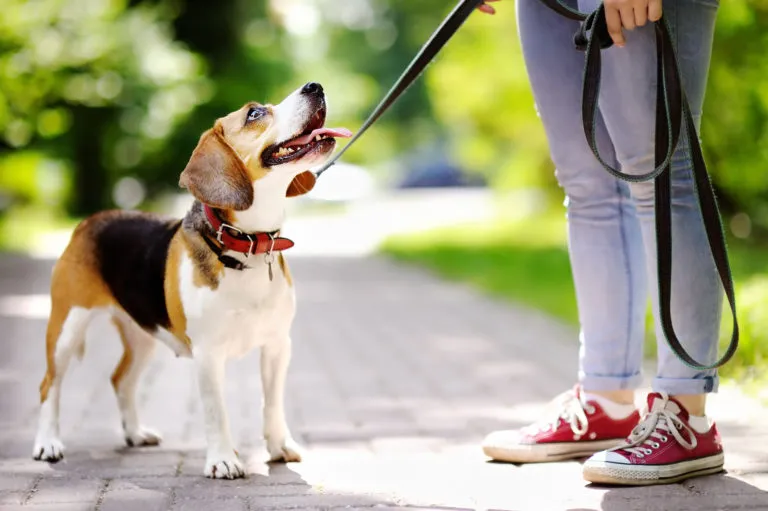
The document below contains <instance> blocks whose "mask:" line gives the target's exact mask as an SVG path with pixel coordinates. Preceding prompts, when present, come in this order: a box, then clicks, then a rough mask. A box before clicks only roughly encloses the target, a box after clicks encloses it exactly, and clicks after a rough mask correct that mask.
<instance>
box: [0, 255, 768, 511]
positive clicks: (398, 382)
mask: <svg viewBox="0 0 768 511" xmlns="http://www.w3.org/2000/svg"><path fill="white" fill-rule="evenodd" d="M291 264H292V269H293V270H294V273H295V276H296V281H297V282H298V285H299V315H298V320H297V323H296V325H295V329H294V339H295V349H294V360H293V364H292V366H291V371H290V374H289V384H288V412H289V421H290V424H291V426H292V429H293V433H294V436H295V437H296V438H297V440H299V441H301V442H302V443H303V444H304V446H305V447H306V448H307V456H306V460H305V462H303V463H300V464H291V465H276V466H267V465H265V464H264V463H263V459H264V456H265V451H264V448H263V445H262V443H261V440H260V439H259V432H260V431H261V417H260V381H259V373H258V354H257V353H254V354H253V355H251V356H248V357H247V358H245V359H243V360H240V361H236V362H232V363H231V364H230V366H229V373H228V378H227V399H228V406H229V410H230V419H231V423H232V431H233V435H234V437H235V439H236V442H237V444H238V447H239V449H240V452H241V454H244V455H245V456H246V457H247V458H248V459H249V460H250V461H249V472H250V476H249V478H248V479H247V480H241V481H226V482H222V481H209V480H207V479H205V478H204V477H203V476H202V463H203V457H204V442H203V431H202V417H201V415H200V403H199V401H198V397H197V393H196V384H195V381H194V375H193V372H192V366H191V363H190V362H189V361H188V360H183V359H175V358H174V357H172V356H171V355H170V352H169V351H168V350H167V349H165V348H162V347H161V348H160V349H158V352H157V356H156V359H155V361H154V362H153V364H152V365H151V367H150V368H149V370H148V371H147V373H146V375H145V377H144V379H143V384H142V385H141V388H140V392H139V401H140V407H141V411H142V412H143V417H144V422H145V423H146V424H147V425H148V426H151V427H155V428H157V429H159V430H160V431H161V432H162V433H163V435H164V439H165V440H164V443H163V445H162V447H159V448H146V449H140V450H128V449H126V448H124V446H123V444H122V437H121V434H120V431H119V420H118V412H117V407H116V403H115V400H114V397H113V395H112V390H111V387H110V385H109V382H108V378H109V373H110V372H111V370H112V368H113V367H114V365H115V363H116V362H117V359H118V357H119V353H120V348H119V342H118V340H117V337H116V334H115V332H114V331H113V330H112V329H111V327H110V326H109V324H108V323H107V322H106V321H102V322H100V323H98V322H97V323H96V324H94V326H93V327H92V329H91V331H90V334H89V337H88V342H87V348H86V355H85V358H84V360H83V362H82V363H77V362H75V363H73V366H72V368H71V370H70V372H69V374H68V375H67V379H66V380H65V383H64V391H63V400H62V431H61V434H62V440H63V441H64V443H65V445H66V447H67V457H66V458H65V461H63V462H61V463H58V464H56V465H47V464H44V463H40V462H34V461H32V459H31V450H32V440H33V435H34V427H35V421H36V413H37V405H36V403H37V385H38V382H39V380H40V377H41V375H42V371H43V359H44V357H43V353H44V347H43V345H44V341H43V333H44V329H45V315H46V313H47V311H46V308H47V297H46V293H47V286H48V277H49V274H50V267H51V262H50V261H32V260H29V259H24V258H19V257H8V256H5V257H3V258H0V350H1V351H0V509H2V510H15V509H31V510H44V509H46V510H47V509H51V510H61V511H69V510H81V509H82V510H86V509H87V510H93V509H97V510H100V511H113V510H134V509H136V510H139V511H152V510H165V509H173V510H180V509H196V510H197V509H199V510H207V509H210V510H217V511H228V510H246V509H250V510H267V509H329V508H342V509H371V508H376V509H379V508H382V509H386V508H413V509H416V508H426V507H429V508H433V509H441V510H453V509H507V510H518V509H519V510H536V511H538V510H550V509H551V510H572V511H576V510H587V509H590V510H591V509H604V510H609V511H625V510H633V509H638V510H640V509H642V510H645V509H659V510H672V509H675V510H681V509H686V510H687V509H691V510H694V509H695V510H697V511H698V510H714V509H768V493H766V492H765V490H768V419H767V418H766V417H767V416H766V413H765V411H764V410H759V409H757V408H756V407H755V406H754V405H752V404H751V403H750V402H749V401H745V400H744V399H743V398H742V397H740V395H739V394H737V393H734V392H733V391H731V390H729V389H724V391H723V392H722V393H721V394H720V395H719V396H717V398H716V399H715V400H714V401H713V405H712V410H713V412H715V414H716V417H717V418H718V420H719V423H720V426H721V428H722V431H723V433H724V437H725V438H724V441H725V445H726V449H727V468H728V469H729V474H728V475H725V476H713V477H708V478H704V479H699V480H696V481H692V482H686V483H683V484H677V485H670V486H664V487H656V488H635V489H614V488H593V487H589V486H586V485H585V483H584V482H583V480H582V479H581V477H580V465H579V463H578V462H566V463H556V464H550V465H528V466H513V465H505V464H495V463H489V462H486V460H485V459H484V457H483V456H482V453H481V452H480V450H479V448H478V442H479V441H480V439H481V438H482V437H483V435H484V434H485V433H486V432H487V431H489V430H491V429H494V428H498V427H506V426H515V425H521V424H523V423H525V422H527V421H529V420H531V419H533V418H536V417H537V415H538V414H539V413H540V412H541V410H542V406H543V405H544V404H545V403H546V401H547V400H548V399H550V398H551V397H553V396H554V395H555V394H556V393H559V392H560V391H562V390H564V389H566V388H568V387H569V386H570V385H571V383H572V380H573V374H574V370H575V360H576V344H575V335H574V332H573V331H572V330H571V329H569V328H566V327H563V326H561V325H558V324H557V323H556V322H554V321H552V320H550V319H549V318H547V317H545V316H543V315H542V314H540V313H537V312H534V311H528V310H523V309H520V308H513V307H510V306H508V305H504V304H500V303H497V302H494V301H491V300H488V299H485V298H483V297H480V296H478V295H477V294H475V293H473V292H471V291H469V290H467V289H465V288H463V287H460V286H454V285H450V284H445V283H442V282H440V281H437V280H435V279H434V278H431V277H430V276H428V275H426V274H425V273H422V272H419V271H416V270H412V269H407V268H403V267H399V266H396V265H393V264H391V263H389V262H387V261H384V260H381V259H376V258H335V259H334V258H325V259H323V258H301V257H299V258H294V259H292V263H291Z"/></svg>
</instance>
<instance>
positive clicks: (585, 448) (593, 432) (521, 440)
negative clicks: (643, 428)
mask: <svg viewBox="0 0 768 511" xmlns="http://www.w3.org/2000/svg"><path fill="white" fill-rule="evenodd" d="M554 404H555V405H556V413H557V415H556V416H555V417H553V418H552V419H551V420H548V421H543V422H538V423H535V424H532V425H530V426H527V427H525V428H522V429H519V430H510V431H495V432H493V433H491V434H490V435H488V436H487V437H486V438H485V440H484V441H483V452H484V453H485V455H486V456H489V457H490V458H493V459H494V460H497V461H506V462H510V463H531V462H540V461H558V460H565V459H571V458H583V457H585V456H589V455H591V454H594V453H596V452H598V451H602V450H603V449H610V448H612V447H616V446H617V445H622V444H624V443H626V438H627V435H629V433H630V432H631V431H632V428H633V427H635V426H636V425H637V422H638V421H639V419H640V415H639V413H638V412H637V410H635V411H633V412H632V413H631V414H630V415H629V416H628V417H626V418H624V419H619V420H616V419H613V418H611V417H610V416H608V415H607V414H606V413H605V411H604V410H603V409H602V407H601V406H600V405H599V404H598V403H596V402H594V401H584V399H583V397H582V392H581V389H580V388H579V386H576V387H574V389H572V390H569V391H568V392H565V393H563V394H561V395H560V396H558V397H557V398H556V399H555V402H554Z"/></svg>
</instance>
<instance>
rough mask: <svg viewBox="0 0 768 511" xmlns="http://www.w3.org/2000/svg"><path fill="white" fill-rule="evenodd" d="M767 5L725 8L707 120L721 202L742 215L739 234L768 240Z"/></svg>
mask: <svg viewBox="0 0 768 511" xmlns="http://www.w3.org/2000/svg"><path fill="white" fill-rule="evenodd" d="M767 47H768V1H766V0H729V1H728V2H722V3H721V4H720V10H719V14H718V21H717V26H716V32H715V43H714V47H713V53H712V71H711V73H710V77H709V83H708V87H707V97H706V100H705V105H704V115H703V117H702V139H703V142H702V143H703V148H704V152H705V154H706V156H707V163H708V166H709V169H710V172H711V174H712V175H713V180H714V182H715V184H716V185H717V187H718V188H719V190H720V196H721V197H720V200H721V203H722V204H723V205H724V207H725V209H727V211H729V212H730V213H742V215H740V217H742V218H745V217H744V216H743V215H746V224H747V225H746V227H747V228H746V230H744V229H742V230H741V233H740V235H742V236H745V235H749V231H750V229H749V226H750V225H751V226H753V228H755V229H756V231H757V232H755V233H753V234H757V235H760V236H761V237H763V238H765V237H768V55H766V52H765V48H767ZM737 234H739V233H738V232H737Z"/></svg>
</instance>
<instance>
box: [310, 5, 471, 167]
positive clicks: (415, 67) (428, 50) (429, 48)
mask: <svg viewBox="0 0 768 511" xmlns="http://www.w3.org/2000/svg"><path fill="white" fill-rule="evenodd" d="M482 3H483V0H461V1H460V2H459V4H458V5H457V6H456V7H455V8H454V9H453V11H452V12H451V13H450V14H449V15H448V17H447V18H445V20H444V21H443V23H442V24H441V25H440V26H439V27H438V28H437V30H435V32H434V33H433V34H432V37H430V38H429V40H428V41H427V42H426V43H425V44H424V46H422V47H421V49H420V50H419V53H417V54H416V57H414V59H413V60H412V61H411V63H410V65H409V66H408V67H407V68H406V70H405V72H404V73H403V74H402V75H400V78H398V79H397V82H395V84H394V85H393V86H392V88H391V89H390V90H389V92H388V93H387V95H386V96H384V99H382V100H381V102H380V103H379V104H378V105H377V106H376V108H375V109H374V111H373V113H371V115H370V116H369V117H368V119H366V120H365V122H364V123H363V125H362V126H361V127H360V129H359V130H357V133H355V136H354V137H352V139H351V140H350V141H349V142H348V143H347V145H345V146H344V147H343V148H342V149H341V151H339V152H337V153H336V154H335V155H334V156H333V158H331V159H330V160H328V162H326V163H325V164H324V165H323V166H322V167H320V168H319V169H318V170H316V171H315V176H317V177H320V175H321V174H322V173H323V172H325V171H326V170H328V168H329V167H331V166H332V165H333V164H335V163H336V161H338V159H339V158H341V157H342V156H343V155H344V153H345V152H347V149H349V146H351V145H352V144H354V143H355V141H356V140H357V139H358V138H360V137H361V136H362V135H363V133H365V132H366V130H367V129H368V128H370V127H371V125H373V123H375V122H376V121H377V120H378V119H379V117H381V115H382V114H383V113H384V112H386V111H387V109H389V107H391V106H392V105H393V104H394V103H395V101H397V98H399V97H400V95H401V94H402V93H403V92H405V91H406V90H407V89H408V87H410V85H411V84H412V83H413V82H414V81H416V79H417V78H418V77H419V76H420V75H421V73H422V72H423V71H424V70H425V69H426V68H427V66H428V65H429V64H430V63H431V62H432V59H434V58H435V56H436V55H437V54H438V53H439V52H440V50H441V49H442V48H443V46H445V43H447V42H448V41H449V40H450V39H451V37H453V34H455V33H456V31H457V30H458V29H459V28H460V27H461V25H463V24H464V22H465V21H466V20H467V18H469V15H470V14H472V11H474V10H475V9H476V8H477V7H478V6H479V5H480V4H482Z"/></svg>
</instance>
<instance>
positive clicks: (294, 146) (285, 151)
mask: <svg viewBox="0 0 768 511" xmlns="http://www.w3.org/2000/svg"><path fill="white" fill-rule="evenodd" d="M324 124H325V107H323V108H320V109H318V111H317V112H315V114H314V115H313V116H312V118H311V119H310V120H309V122H308V123H307V125H306V126H305V127H304V130H303V131H302V132H301V133H299V134H298V135H296V136H295V137H293V138H291V139H289V140H286V141H285V142H283V143H281V144H275V145H273V146H271V147H269V148H267V150H266V151H264V156H263V158H264V163H265V164H266V166H267V167H273V166H275V165H281V164H283V163H288V162H290V161H293V160H298V159H299V158H301V157H302V156H304V155H306V154H309V153H311V152H314V151H316V150H330V149H332V148H333V146H334V145H335V144H336V140H335V139H336V138H348V137H351V136H352V132H351V131H349V130H348V129H346V128H325V127H324Z"/></svg>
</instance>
